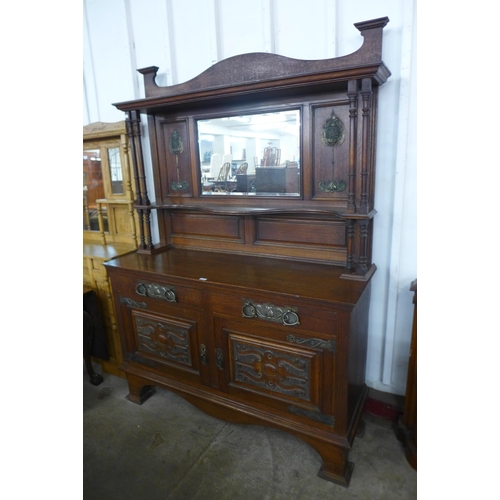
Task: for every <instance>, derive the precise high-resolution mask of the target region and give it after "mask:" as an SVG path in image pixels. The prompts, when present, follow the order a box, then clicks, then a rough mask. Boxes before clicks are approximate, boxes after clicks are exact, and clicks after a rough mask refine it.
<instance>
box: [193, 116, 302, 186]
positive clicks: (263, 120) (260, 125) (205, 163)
mask: <svg viewBox="0 0 500 500" xmlns="http://www.w3.org/2000/svg"><path fill="white" fill-rule="evenodd" d="M197 126H198V143H199V152H200V170H201V183H202V192H203V195H209V196H212V195H228V194H230V195H254V196H255V195H258V196H289V195H292V196H293V195H298V194H299V193H300V189H299V186H300V182H299V178H300V112H299V110H297V109H295V110H287V111H279V112H273V113H262V114H253V115H242V116H231V117H224V118H212V119H209V120H198V122H197Z"/></svg>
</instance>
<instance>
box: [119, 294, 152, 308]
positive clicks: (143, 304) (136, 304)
mask: <svg viewBox="0 0 500 500" xmlns="http://www.w3.org/2000/svg"><path fill="white" fill-rule="evenodd" d="M120 304H125V305H126V306H129V307H137V308H138V309H147V308H148V305H147V304H146V302H136V301H135V300H133V299H129V298H128V297H122V296H121V295H120Z"/></svg>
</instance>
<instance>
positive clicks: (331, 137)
mask: <svg viewBox="0 0 500 500" xmlns="http://www.w3.org/2000/svg"><path fill="white" fill-rule="evenodd" d="M344 139H345V127H344V124H343V123H342V122H341V121H340V119H339V118H338V117H336V116H335V113H334V112H333V111H332V114H331V116H330V118H328V120H326V122H325V124H324V125H323V129H322V132H321V142H322V143H323V144H324V145H325V146H328V147H331V148H334V147H335V146H340V144H342V143H343V142H344ZM334 156H335V155H334V153H333V152H332V180H328V181H320V182H319V190H320V191H323V192H324V193H334V192H341V191H344V190H345V189H346V187H347V183H346V181H344V180H333V177H335V174H334V170H335V169H334V163H335V160H334Z"/></svg>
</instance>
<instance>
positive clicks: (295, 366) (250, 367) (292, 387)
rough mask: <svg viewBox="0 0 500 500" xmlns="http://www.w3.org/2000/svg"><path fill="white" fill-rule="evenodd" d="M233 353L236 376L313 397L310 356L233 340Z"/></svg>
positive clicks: (241, 379)
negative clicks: (303, 356)
mask: <svg viewBox="0 0 500 500" xmlns="http://www.w3.org/2000/svg"><path fill="white" fill-rule="evenodd" d="M233 355H234V375H235V379H236V380H238V381H240V382H245V383H246V384H249V385H252V386H254V387H257V388H261V389H267V390H271V391H273V392H277V393H279V394H285V395H287V396H293V397H296V398H299V399H302V400H304V401H309V399H310V393H311V388H310V361H309V359H307V358H301V357H299V356H297V355H291V354H287V353H284V352H278V351H274V350H272V349H269V348H264V347H259V346H256V345H252V346H249V345H247V344H242V343H238V342H233Z"/></svg>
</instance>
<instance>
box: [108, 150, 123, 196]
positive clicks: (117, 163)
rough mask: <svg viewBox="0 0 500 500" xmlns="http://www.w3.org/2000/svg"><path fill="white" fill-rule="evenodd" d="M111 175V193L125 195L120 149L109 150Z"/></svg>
mask: <svg viewBox="0 0 500 500" xmlns="http://www.w3.org/2000/svg"><path fill="white" fill-rule="evenodd" d="M108 163H109V174H110V178H111V192H112V193H113V194H123V193H124V192H125V191H124V190H123V172H122V163H121V160H120V148H109V149H108Z"/></svg>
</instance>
